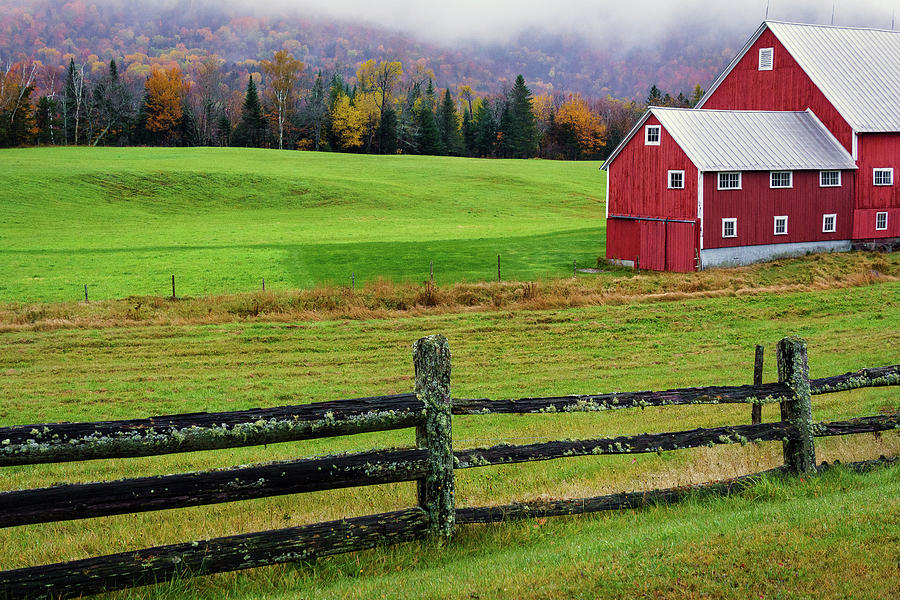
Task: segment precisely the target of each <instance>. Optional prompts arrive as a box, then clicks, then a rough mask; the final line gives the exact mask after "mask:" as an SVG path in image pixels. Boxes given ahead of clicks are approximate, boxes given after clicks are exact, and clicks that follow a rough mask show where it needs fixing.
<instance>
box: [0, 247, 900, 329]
mask: <svg viewBox="0 0 900 600" xmlns="http://www.w3.org/2000/svg"><path fill="white" fill-rule="evenodd" d="M609 269H610V270H609V271H608V272H605V273H600V274H597V275H588V276H581V277H578V278H564V279H550V280H540V281H526V282H523V281H508V282H490V283H488V282H483V283H455V284H451V285H445V286H439V285H435V284H433V283H431V282H428V281H426V282H423V283H393V282H391V281H389V280H385V279H381V280H376V281H374V282H371V283H367V284H366V285H364V286H362V287H360V288H359V289H351V288H349V287H339V286H334V285H325V286H319V287H316V288H313V289H308V290H295V291H279V292H271V291H270V292H251V293H242V294H226V295H219V296H202V297H185V298H178V299H175V300H173V299H171V298H166V297H158V296H129V297H127V298H121V299H116V300H103V301H98V302H89V303H85V302H61V303H11V304H6V305H4V306H0V332H3V331H16V330H50V329H61V328H95V327H121V326H128V325H173V324H174V325H182V324H184V325H187V324H214V323H224V322H231V321H238V320H251V321H298V320H329V319H370V318H387V317H391V316H396V315H398V314H406V315H416V314H425V313H429V314H434V313H447V312H461V311H470V310H476V311H477V310H496V309H498V308H505V309H550V308H570V307H577V306H595V305H605V304H626V303H635V302H665V301H678V300H684V299H689V298H712V297H722V296H739V295H747V294H766V293H781V292H801V291H816V290H826V289H835V288H847V287H855V286H864V285H870V284H873V283H881V282H886V281H897V280H900V256H898V255H897V254H896V253H895V254H878V253H863V252H853V253H845V254H820V255H812V256H807V257H803V258H796V259H785V260H781V261H775V262H771V263H765V264H762V265H753V266H748V267H739V268H732V269H713V270H708V271H702V272H699V273H658V272H648V271H644V272H634V271H629V270H624V269H621V268H612V267H610V268H609Z"/></svg>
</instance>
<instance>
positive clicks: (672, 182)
mask: <svg viewBox="0 0 900 600" xmlns="http://www.w3.org/2000/svg"><path fill="white" fill-rule="evenodd" d="M669 189H670V190H683V189H684V171H669Z"/></svg>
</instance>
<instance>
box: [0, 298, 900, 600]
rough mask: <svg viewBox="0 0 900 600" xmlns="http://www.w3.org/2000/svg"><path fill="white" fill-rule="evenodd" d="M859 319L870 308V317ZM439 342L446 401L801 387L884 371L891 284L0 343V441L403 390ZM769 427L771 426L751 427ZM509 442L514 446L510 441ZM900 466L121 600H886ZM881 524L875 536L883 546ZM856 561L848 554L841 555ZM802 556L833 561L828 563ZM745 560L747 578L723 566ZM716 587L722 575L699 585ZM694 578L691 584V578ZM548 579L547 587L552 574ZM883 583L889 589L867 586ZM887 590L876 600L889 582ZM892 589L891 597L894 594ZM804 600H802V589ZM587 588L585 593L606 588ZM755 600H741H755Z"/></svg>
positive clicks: (468, 422)
mask: <svg viewBox="0 0 900 600" xmlns="http://www.w3.org/2000/svg"><path fill="white" fill-rule="evenodd" d="M873 307H877V309H873ZM437 332H440V333H444V334H445V335H447V336H448V338H449V340H450V344H451V349H452V352H453V361H454V367H453V368H454V371H453V389H454V395H455V396H457V397H482V396H484V397H490V398H503V397H516V396H521V395H551V394H569V393H583V392H599V391H613V390H633V389H662V388H667V387H678V386H686V385H698V384H738V383H746V382H749V381H750V379H751V372H752V362H753V346H754V345H755V344H757V343H764V344H765V345H766V347H767V351H768V356H767V360H766V370H765V379H766V380H767V381H771V380H774V379H775V376H776V375H775V368H774V356H773V354H772V352H773V350H772V348H773V344H774V343H775V341H777V340H778V339H779V338H781V337H782V336H784V335H786V334H789V333H796V334H799V335H802V336H803V337H805V338H807V339H808V340H809V344H810V347H809V356H810V369H811V376H813V377H821V376H825V375H831V374H837V373H842V372H845V371H849V370H855V369H858V368H861V367H865V366H878V365H884V364H893V363H898V362H900V354H898V350H897V349H898V348H900V283H898V282H887V283H880V284H874V285H868V286H861V287H855V288H849V289H841V290H827V291H820V292H803V293H780V294H757V295H752V296H734V297H720V298H706V299H693V300H687V301H674V302H657V303H648V304H629V305H622V306H595V307H582V308H570V309H559V310H541V311H529V310H519V311H515V312H510V311H503V310H499V311H492V312H480V313H447V314H436V315H426V316H419V317H405V318H393V319H371V320H352V321H348V320H331V321H327V320H326V321H317V322H294V323H277V322H276V323H266V322H246V321H238V322H232V323H224V324H215V325H196V326H168V325H166V326H132V327H107V328H104V329H89V328H84V329H56V330H51V331H24V330H23V331H7V332H3V333H0V381H2V382H3V385H2V386H0V423H2V424H20V423H28V422H32V423H33V422H41V421H48V420H84V419H101V418H103V419H109V418H127V417H137V416H146V415H149V414H161V413H163V414H165V413H173V412H187V411H200V410H232V409H240V408H246V407H251V406H263V405H270V406H271V405H278V404H285V403H293V402H308V401H314V400H325V399H334V398H340V397H354V396H361V395H369V394H383V393H392V392H400V391H407V390H409V389H410V388H411V386H412V365H411V357H410V344H411V343H412V342H413V341H414V340H415V339H417V338H418V337H420V336H422V335H427V334H430V333H437ZM898 408H900V405H898V400H897V391H896V388H879V389H869V390H857V391H853V392H847V393H841V394H832V395H828V396H817V397H816V398H814V404H813V416H814V418H815V419H817V420H826V419H827V420H831V419H840V418H844V417H852V416H858V415H867V414H876V413H878V412H882V411H890V410H897V409H898ZM749 412H750V410H749V407H747V406H734V405H725V406H703V407H694V406H688V407H677V408H662V409H647V410H643V411H641V410H634V411H617V412H615V413H592V414H548V415H522V416H518V415H491V416H471V417H457V418H455V419H454V425H453V427H454V440H455V441H454V443H455V445H456V446H457V447H458V448H463V447H467V446H468V447H471V446H476V445H478V446H480V445H490V444H495V443H501V442H510V443H528V442H527V441H537V440H541V439H559V438H560V437H563V438H565V437H593V436H603V435H616V434H631V433H641V432H644V431H651V432H652V431H672V430H678V429H685V428H690V427H698V426H704V427H709V426H715V425H722V424H735V423H745V422H749ZM763 418H764V419H766V420H775V419H776V418H777V407H774V406H767V407H765V408H764V413H763ZM412 440H413V433H412V431H411V430H409V431H401V432H391V433H380V434H368V435H360V436H351V437H343V438H336V439H333V440H319V441H307V442H300V443H291V444H276V445H270V446H268V447H260V448H249V449H234V450H224V451H216V452H201V453H193V454H183V455H172V456H163V457H154V458H139V459H127V460H118V461H90V462H85V463H71V464H62V465H44V466H35V467H27V468H19V467H16V468H6V469H4V470H3V474H4V477H3V478H2V479H0V489H14V488H20V487H31V486H38V485H48V484H49V483H52V482H60V481H78V480H98V479H112V478H117V477H128V476H137V475H139V474H153V473H166V472H178V471H185V470H195V469H203V468H212V467H217V466H225V465H234V464H246V463H250V462H255V461H265V460H275V459H283V458H290V457H297V456H304V455H314V454H320V453H323V452H333V451H345V450H359V449H365V448H371V447H383V446H394V445H407V444H410V443H412ZM526 440H527V441H526ZM817 448H818V453H819V460H828V461H833V460H835V459H841V460H844V461H846V460H853V459H863V458H869V457H873V456H878V455H881V454H885V455H895V456H896V455H897V454H898V453H900V435H898V434H897V433H885V434H883V435H881V436H877V437H876V436H872V435H862V436H854V437H850V438H829V439H824V440H820V442H818V444H817ZM781 460H782V457H781V446H780V444H778V443H766V444H760V445H753V444H750V445H747V446H746V447H742V446H734V447H718V448H703V449H697V450H690V451H679V452H671V453H666V454H663V455H661V456H657V455H641V456H635V457H631V456H610V457H582V458H574V459H565V460H558V461H549V462H544V463H533V464H526V465H510V466H505V467H489V468H483V469H471V470H467V471H462V472H459V473H458V474H457V476H458V479H457V481H458V495H457V499H458V503H459V505H462V506H473V505H482V504H490V503H503V502H509V501H512V500H523V499H534V498H541V497H545V498H546V497H578V496H584V495H593V494H601V493H611V492H617V491H622V490H629V489H648V488H655V487H662V486H669V485H677V484H684V483H693V482H699V481H706V480H710V479H716V478H720V477H727V476H732V475H736V474H740V473H745V472H753V471H759V470H762V469H766V468H770V467H772V466H775V465H778V464H780V463H781ZM896 475H897V468H896V467H894V468H893V469H892V470H890V471H887V472H884V473H883V474H881V475H875V476H871V477H870V476H850V475H840V476H835V477H834V478H832V479H827V480H824V482H822V483H816V482H805V483H802V484H801V483H800V482H797V481H793V482H789V483H786V484H780V483H764V484H761V485H760V486H758V487H756V488H754V490H751V492H749V493H747V494H745V495H742V496H741V497H740V498H738V499H736V500H732V501H720V500H715V501H710V502H708V503H707V502H701V503H699V504H691V505H689V506H688V508H687V509H686V510H685V509H680V508H660V509H652V510H649V511H643V512H639V513H625V514H622V515H618V516H597V517H584V518H576V519H548V520H547V521H546V522H528V523H527V524H523V525H513V526H498V527H467V528H463V529H462V530H461V534H460V539H459V540H458V542H456V543H454V544H453V545H452V546H451V547H450V548H449V549H447V550H444V549H439V548H437V547H433V546H431V545H428V544H409V545H403V546H400V547H397V548H389V549H381V550H376V551H372V552H367V553H362V554H356V555H350V556H344V557H334V558H330V559H323V560H320V561H317V562H316V563H314V564H309V565H289V566H284V567H277V568H271V569H259V570H256V571H252V572H249V573H242V574H230V575H221V576H215V577H210V578H203V579H199V580H196V581H192V582H187V583H179V584H173V585H172V586H162V587H160V588H156V589H154V590H152V591H147V590H139V591H137V592H134V593H130V594H122V596H125V597H147V596H149V597H154V598H182V597H183V598H187V597H204V598H213V597H232V598H254V597H261V596H267V595H271V594H272V593H273V591H279V592H281V593H284V595H285V597H298V596H299V597H316V598H319V597H321V598H337V597H357V598H378V597H380V595H381V594H383V593H386V591H387V590H391V592H390V593H389V594H387V595H388V596H389V597H395V596H396V597H408V598H418V597H429V598H445V597H446V598H470V597H472V594H473V593H474V594H478V595H479V597H481V598H505V597H522V598H553V597H579V596H580V597H597V596H598V595H602V593H605V594H608V595H632V596H636V595H639V594H636V593H628V592H627V590H635V589H637V590H641V591H642V593H646V594H647V595H648V596H650V597H663V598H667V597H671V598H675V597H679V598H680V597H692V596H693V597H703V596H704V595H705V596H709V597H728V598H730V597H734V598H738V597H741V598H743V597H746V589H752V590H754V591H755V592H758V595H762V596H764V597H766V598H769V597H783V598H792V597H796V598H800V597H807V596H809V595H810V593H811V592H810V591H809V590H811V589H813V586H818V585H820V583H817V582H822V581H825V580H827V581H828V582H829V583H828V586H829V587H828V588H827V589H824V591H823V592H822V593H821V594H819V595H821V596H822V597H831V598H839V597H844V596H846V595H847V590H848V589H849V588H848V587H847V586H848V585H849V583H848V582H856V581H858V582H860V585H862V586H864V587H863V588H862V589H863V592H861V593H860V596H861V597H866V598H879V597H890V595H889V594H888V593H887V591H888V590H891V589H896V588H897V583H898V579H897V572H896V560H895V559H896V552H893V554H892V553H891V548H896V547H897V546H896V544H897V538H896V535H895V534H890V533H886V532H890V531H892V530H896V528H897V525H898V524H900V506H898V504H897V501H896V498H897V497H898V496H897V486H898V483H897V482H898V480H897V477H896ZM414 494H415V492H414V486H413V485H411V484H396V485H389V486H373V487H369V488H357V489H350V490H336V491H330V492H321V493H315V494H307V495H303V496H288V497H280V498H271V499H265V500H258V501H249V502H241V503H234V504H230V505H217V506H209V507H196V508H188V509H179V510H173V511H166V512H164V513H145V514H141V515H130V516H118V517H109V518H102V519H89V520H86V521H73V522H68V523H59V524H47V525H35V526H27V527H16V528H11V529H5V530H0V547H2V548H3V549H4V550H3V556H4V557H5V560H6V561H7V564H9V565H10V566H24V565H27V564H39V563H42V562H50V561H55V560H62V559H70V558H77V557H83V556H88V555H91V554H96V553H106V552H115V551H125V550H127V549H129V548H138V547H144V546H148V545H154V544H162V543H169V542H175V541H183V540H186V539H194V538H204V537H212V536H217V535H225V534H229V533H238V532H244V531H254V530H261V529H266V528H276V527H284V526H288V525H294V524H300V523H304V522H312V521H319V520H325V519H333V518H340V517H342V516H351V515H355V514H366V513H371V512H374V511H381V510H391V509H394V508H400V507H403V506H408V505H410V504H411V503H413V502H414ZM892 528H893V529H892ZM861 547H865V548H867V550H866V551H865V552H863V551H861V550H858V549H859V548H861ZM821 557H828V559H827V560H825V559H824V558H821ZM742 564H743V565H747V566H746V567H742V566H740V565H742ZM707 571H716V572H717V573H719V574H720V576H717V577H713V578H710V577H706V576H704V575H702V573H704V572H707ZM698 573H700V574H698ZM561 574H562V576H561ZM885 582H886V584H885ZM885 585H887V587H885ZM891 586H893V587H891ZM817 589H818V588H817ZM601 592H602V593H601ZM754 597H756V593H755V594H754Z"/></svg>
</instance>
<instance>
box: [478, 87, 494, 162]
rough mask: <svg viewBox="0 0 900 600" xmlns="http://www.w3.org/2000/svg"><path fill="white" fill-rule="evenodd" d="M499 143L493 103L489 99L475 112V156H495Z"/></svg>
mask: <svg viewBox="0 0 900 600" xmlns="http://www.w3.org/2000/svg"><path fill="white" fill-rule="evenodd" d="M496 142H497V121H496V120H495V119H494V114H493V112H492V111H491V102H490V100H488V99H487V98H485V99H484V100H482V101H481V106H479V107H478V109H477V110H476V111H475V147H474V150H475V152H474V155H475V156H482V157H490V156H493V155H494V152H495V144H496Z"/></svg>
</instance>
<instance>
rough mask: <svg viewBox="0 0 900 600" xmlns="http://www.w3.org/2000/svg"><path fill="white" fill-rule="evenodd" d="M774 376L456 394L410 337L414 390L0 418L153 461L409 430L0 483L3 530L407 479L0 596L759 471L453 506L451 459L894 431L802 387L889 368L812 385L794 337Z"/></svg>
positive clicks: (879, 373)
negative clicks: (774, 418) (528, 425)
mask: <svg viewBox="0 0 900 600" xmlns="http://www.w3.org/2000/svg"><path fill="white" fill-rule="evenodd" d="M776 350H777V353H776V358H777V364H778V374H779V381H778V382H777V383H767V384H763V383H762V380H761V362H762V360H761V358H762V353H761V352H760V351H759V350H757V365H756V370H755V371H756V375H755V377H754V385H742V386H708V387H691V388H682V389H673V390H664V391H643V392H617V393H611V394H589V395H575V396H557V397H550V398H528V397H526V398H520V399H516V400H500V401H496V400H488V399H454V400H451V396H450V350H449V346H448V344H447V341H446V339H445V338H443V337H442V336H430V337H427V338H423V339H421V340H419V341H418V342H416V344H415V345H414V349H413V362H414V366H415V391H414V393H411V394H399V395H393V396H379V397H370V398H358V399H352V400H339V401H332V402H320V403H315V404H307V405H297V406H283V407H278V408H268V409H254V410H245V411H235V412H226V413H194V414H185V415H169V416H162V417H151V418H148V419H134V420H127V421H106V422H95V423H54V424H38V425H22V426H14V427H2V428H0V467H3V466H13V465H29V464H40V463H54V462H66V461H74V460H92V459H110V458H123V457H135V456H151V455H158V454H169V453H175V452H188V451H196V450H215V449H220V448H234V447H241V446H255V445H260V444H270V443H277V442H286V441H296V440H304V439H311V438H321V437H330V436H336V435H346V434H353V433H363V432H371V431H385V430H392V429H400V428H407V427H415V428H416V446H417V447H416V448H405V449H393V450H378V451H370V452H362V453H354V454H343V455H335V456H323V457H316V458H305V459H298V460H289V461H280V462H273V463H265V464H256V465H247V466H239V467H232V468H226V469H216V470H211V471H200V472H194V473H181V474H175V475H162V476H156V477H142V478H131V479H122V480H117V481H107V482H96V483H73V484H65V485H56V486H53V487H48V488H38V489H28V490H13V491H8V492H2V493H0V527H12V526H20V525H27V524H34V523H44V522H54V521H63V520H71V519H86V518H92V517H99V516H108V515H116V514H126V513H138V512H144V511H155V510H163V509H170V508H179V507H186V506H197V505H206V504H215V503H222V502H233V501H240V500H249V499H253V498H263V497H270V496H278V495H284V494H299V493H305V492H312V491H319V490H327V489H337V488H345V487H355V486H364V485H376V484H383V483H394V482H402V481H416V482H417V489H418V507H414V508H409V509H406V510H401V511H397V512H392V513H384V514H379V515H370V516H365V517H355V518H351V519H343V520H339V521H332V522H328V523H316V524H312V525H305V526H301V527H292V528H288V529H279V530H275V531H265V532H258V533H250V534H244V535H237V536H229V537H222V538H216V539H212V540H206V541H200V542H188V543H183V544H174V545H170V546H160V547H156V548H148V549H144V550H137V551H131V552H126V553H121V554H115V555H109V556H101V557H95V558H88V559H83V560H78V561H71V562H65V563H58V564H54V565H42V566H35V567H27V568H23V569H16V570H12V571H3V572H0V597H2V598H32V597H34V598H37V597H54V598H62V597H72V596H80V595H84V594H92V593H97V592H101V591H105V590H115V589H121V588H127V587H134V586H140V585H147V584H151V583H156V582H160V581H165V580H167V579H171V578H173V577H183V576H190V575H201V574H209V573H217V572H223V571H231V570H237V569H246V568H251V567H258V566H264V565H271V564H276V563H282V562H290V561H296V560H302V559H309V558H313V557H317V556H325V555H329V554H337V553H341V552H350V551H355V550H361V549H366V548H371V547H373V546H376V545H379V544H391V543H397V542H401V541H408V540H413V539H420V538H424V537H426V536H440V537H443V538H449V537H450V536H452V534H453V531H454V527H455V525H456V523H486V522H494V521H502V520H507V519H517V518H526V517H534V516H552V515H570V514H581V513H588V512H594V511H601V510H616V509H622V508H635V507H639V506H643V505H645V504H647V503H648V502H660V501H673V500H677V499H679V498H682V497H684V496H685V495H686V494H690V493H693V492H695V491H696V490H698V489H703V490H708V491H711V492H717V493H725V492H729V491H732V490H736V489H740V488H741V487H744V486H746V485H748V484H749V483H751V482H752V481H755V478H756V477H757V476H758V475H759V474H754V475H747V476H743V477H738V478H735V479H731V480H727V481H720V482H711V483H707V484H702V485H698V486H688V487H680V488H669V489H662V490H649V491H644V492H623V493H620V494H612V495H607V496H597V497H592V498H576V499H567V500H555V501H551V502H537V503H515V504H510V505H506V506H487V507H467V508H460V509H457V508H456V507H455V505H454V476H453V472H454V469H466V468H474V467H486V466H489V465H495V464H512V463H520V462H530V461H541V460H551V459H557V458H564V457H572V456H588V455H606V454H628V453H646V452H658V453H661V452H667V451H671V450H682V449H687V448H696V447H700V446H713V445H717V444H746V443H749V442H765V441H777V442H781V443H782V445H783V452H784V460H785V465H784V467H781V468H780V469H779V470H783V471H788V472H794V473H810V472H814V471H815V470H816V468H817V467H816V464H815V442H814V438H816V437H825V436H835V435H848V434H855V433H866V432H879V431H887V430H891V429H900V414H892V415H877V416H869V417H862V418H857V419H850V420H846V421H835V422H830V423H816V422H813V420H812V414H811V401H810V398H811V396H812V395H815V394H824V393H832V392H837V391H844V390H850V389H857V388H863V387H878V386H887V385H900V365H893V366H889V367H881V368H875V369H863V370H861V371H857V372H853V373H846V374H844V375H838V376H835V377H826V378H822V379H813V380H810V379H809V377H808V365H807V358H806V344H805V342H803V341H802V340H799V339H796V338H785V339H783V340H781V341H780V342H779V343H778V345H777V347H776ZM774 402H778V403H780V407H781V420H780V421H778V422H774V423H759V422H757V421H758V420H759V417H758V415H759V413H758V411H757V410H754V413H753V419H752V420H753V423H752V424H749V425H734V426H725V427H714V428H707V429H702V428H701V429H693V430H688V431H676V432H667V433H645V434H641V435H630V436H618V437H611V438H595V439H583V440H558V441H550V442H541V443H534V444H526V445H499V446H493V447H489V448H471V449H465V450H460V451H454V450H453V443H452V417H451V415H452V414H457V415H486V414H496V413H554V412H573V411H602V410H617V409H624V408H634V407H641V408H644V407H666V406H678V405H700V404H724V403H745V404H751V405H753V407H754V409H756V408H758V407H760V406H761V405H762V404H766V403H774Z"/></svg>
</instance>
